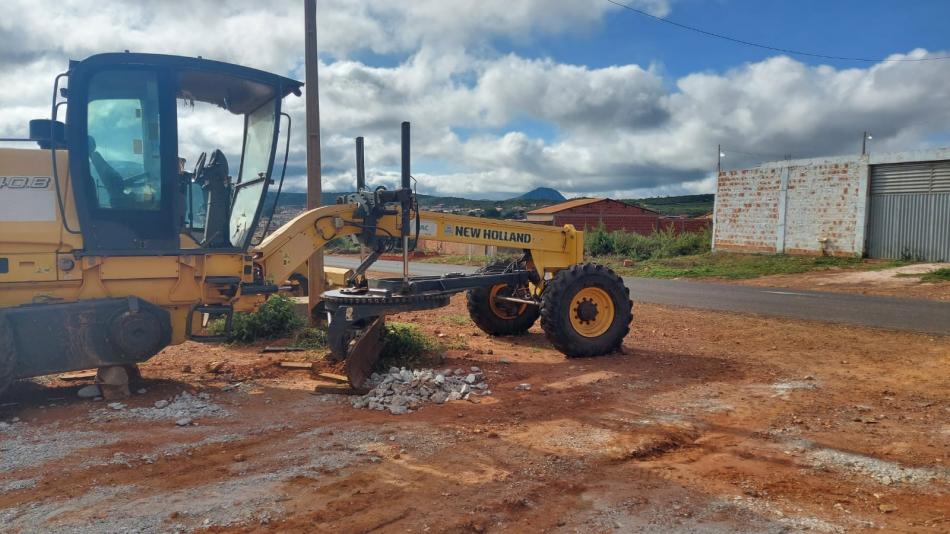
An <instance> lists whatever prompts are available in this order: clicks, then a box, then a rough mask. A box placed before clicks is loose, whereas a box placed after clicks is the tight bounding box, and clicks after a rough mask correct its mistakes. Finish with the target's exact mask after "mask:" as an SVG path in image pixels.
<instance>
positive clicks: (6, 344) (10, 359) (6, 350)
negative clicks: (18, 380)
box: [0, 315, 16, 396]
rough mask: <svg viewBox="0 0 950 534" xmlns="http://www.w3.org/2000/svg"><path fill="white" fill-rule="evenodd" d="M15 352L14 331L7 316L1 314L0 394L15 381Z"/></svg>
mask: <svg viewBox="0 0 950 534" xmlns="http://www.w3.org/2000/svg"><path fill="white" fill-rule="evenodd" d="M14 354H15V351H14V346H13V331H12V330H11V329H10V325H9V323H8V322H7V320H6V318H5V317H3V316H2V315H0V396H2V395H3V393H4V392H5V391H6V390H7V388H8V387H10V384H11V383H12V382H13V370H14V367H15V366H16V358H15V356H14Z"/></svg>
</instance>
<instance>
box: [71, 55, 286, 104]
mask: <svg viewBox="0 0 950 534" xmlns="http://www.w3.org/2000/svg"><path fill="white" fill-rule="evenodd" d="M123 65H128V66H134V65H142V66H150V67H165V68H169V69H171V70H173V71H175V72H176V73H177V75H178V88H179V89H178V93H179V94H178V96H179V98H185V99H193V100H198V101H200V102H209V103H212V104H215V105H218V106H220V107H222V108H224V109H227V110H228V111H231V112H232V113H236V114H244V113H249V112H251V111H253V110H255V109H257V108H258V107H260V106H261V105H262V104H263V103H264V102H266V101H268V100H269V99H271V98H274V97H275V96H277V97H279V98H283V97H285V96H287V95H289V94H291V93H293V94H295V95H298V96H299V95H300V88H301V87H302V86H303V83H301V82H298V81H297V80H294V79H292V78H287V77H284V76H279V75H277V74H273V73H270V72H266V71H262V70H258V69H253V68H251V67H245V66H242V65H235V64H233V63H224V62H222V61H214V60H211V59H204V58H200V57H197V58H193V57H185V56H170V55H165V54H139V53H131V52H120V53H107V54H97V55H94V56H90V57H88V58H86V59H84V60H82V61H74V62H70V70H72V69H75V68H80V69H84V68H89V69H101V68H106V67H109V66H123Z"/></svg>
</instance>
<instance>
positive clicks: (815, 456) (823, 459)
mask: <svg viewBox="0 0 950 534" xmlns="http://www.w3.org/2000/svg"><path fill="white" fill-rule="evenodd" d="M806 458H807V459H808V460H809V462H810V463H811V465H812V466H813V467H815V468H818V469H827V468H839V469H844V470H845V471H849V472H852V473H857V474H859V475H864V476H866V477H870V478H871V479H873V480H874V481H875V482H878V483H879V484H883V485H885V486H890V485H892V484H928V483H931V482H935V481H942V482H950V469H946V468H944V469H939V468H926V467H908V466H905V465H901V464H899V463H896V462H889V461H887V460H881V459H879V458H872V457H870V456H864V455H862V454H855V453H851V452H844V451H839V450H835V449H826V448H820V449H815V450H811V451H809V452H808V453H807V454H806Z"/></svg>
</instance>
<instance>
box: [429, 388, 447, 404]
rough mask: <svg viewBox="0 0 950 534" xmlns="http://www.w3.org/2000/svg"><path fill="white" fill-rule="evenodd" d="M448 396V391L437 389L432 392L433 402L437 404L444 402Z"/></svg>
mask: <svg viewBox="0 0 950 534" xmlns="http://www.w3.org/2000/svg"><path fill="white" fill-rule="evenodd" d="M448 397H449V395H448V393H446V392H444V391H436V392H435V393H433V394H432V402H434V403H436V404H444V403H445V401H446V400H447V399H448Z"/></svg>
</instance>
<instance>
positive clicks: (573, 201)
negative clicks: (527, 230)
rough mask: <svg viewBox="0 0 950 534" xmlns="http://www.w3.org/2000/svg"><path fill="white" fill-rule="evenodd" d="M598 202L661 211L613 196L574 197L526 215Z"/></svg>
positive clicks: (653, 211)
mask: <svg viewBox="0 0 950 534" xmlns="http://www.w3.org/2000/svg"><path fill="white" fill-rule="evenodd" d="M598 202H616V203H618V204H622V205H624V206H629V207H631V208H637V209H641V210H643V211H648V212H650V213H657V214H658V213H659V212H657V211H656V210H651V209H650V208H644V207H643V206H641V205H639V204H630V203H628V202H621V201H619V200H614V199H612V198H572V199H571V200H567V201H565V202H561V203H559V204H552V205H550V206H545V207H543V208H538V209H536V210H532V211H529V212H527V213H526V214H525V215H551V214H554V213H560V212H562V211H564V210H569V209H572V208H577V207H580V206H587V205H590V204H597V203H598Z"/></svg>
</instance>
